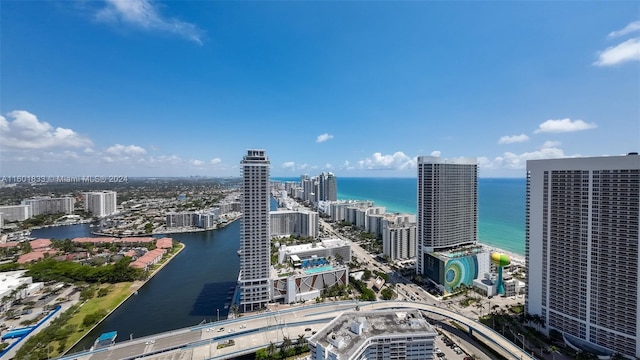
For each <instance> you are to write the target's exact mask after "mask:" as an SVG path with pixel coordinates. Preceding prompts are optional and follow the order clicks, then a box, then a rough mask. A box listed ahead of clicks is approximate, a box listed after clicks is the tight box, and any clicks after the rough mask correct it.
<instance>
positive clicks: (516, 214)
mask: <svg viewBox="0 0 640 360" xmlns="http://www.w3.org/2000/svg"><path fill="white" fill-rule="evenodd" d="M274 180H280V181H299V179H297V178H274ZM525 191H526V180H525V179H524V178H522V179H487V178H482V179H479V180H478V240H480V242H482V243H484V244H487V245H489V246H493V247H496V248H499V249H503V250H506V251H510V252H513V253H515V254H519V255H522V256H524V248H525V239H524V236H525V233H524V231H525ZM338 199H339V200H348V199H352V200H373V201H374V202H375V205H377V206H384V207H386V208H387V212H404V213H411V214H415V213H416V201H417V185H416V179H415V178H338Z"/></svg>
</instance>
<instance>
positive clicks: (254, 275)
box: [238, 149, 272, 311]
mask: <svg viewBox="0 0 640 360" xmlns="http://www.w3.org/2000/svg"><path fill="white" fill-rule="evenodd" d="M240 164H241V168H242V170H241V171H242V190H243V191H242V196H241V198H240V207H241V211H242V219H241V222H240V251H239V254H240V274H239V276H238V285H239V287H240V310H241V311H255V310H259V309H261V308H262V307H264V306H265V305H266V304H267V303H268V302H269V301H270V300H271V294H272V289H271V280H270V278H269V274H270V267H271V257H270V252H271V244H270V237H269V210H270V206H269V159H268V158H267V156H266V155H265V151H264V150H255V149H250V150H247V155H246V156H244V157H243V159H242V161H241V163H240Z"/></svg>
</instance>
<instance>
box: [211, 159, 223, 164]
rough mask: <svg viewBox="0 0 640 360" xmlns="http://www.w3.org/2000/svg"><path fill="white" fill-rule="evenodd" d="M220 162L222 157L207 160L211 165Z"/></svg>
mask: <svg viewBox="0 0 640 360" xmlns="http://www.w3.org/2000/svg"><path fill="white" fill-rule="evenodd" d="M221 162H222V159H220V158H214V159H211V161H209V163H210V164H211V165H218V164H220V163H221Z"/></svg>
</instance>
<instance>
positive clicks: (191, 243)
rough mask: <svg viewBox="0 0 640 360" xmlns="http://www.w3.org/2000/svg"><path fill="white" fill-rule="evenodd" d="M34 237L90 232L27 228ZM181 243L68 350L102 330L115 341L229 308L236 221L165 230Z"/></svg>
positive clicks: (85, 228)
mask: <svg viewBox="0 0 640 360" xmlns="http://www.w3.org/2000/svg"><path fill="white" fill-rule="evenodd" d="M31 236H33V237H37V238H54V239H65V238H74V237H84V236H92V235H91V228H90V227H89V225H86V224H84V225H70V226H60V227H51V228H44V229H38V230H33V231H32V233H31ZM169 236H170V237H172V238H173V239H175V240H177V241H180V242H182V243H184V244H185V245H186V248H185V249H184V250H183V251H182V252H180V253H179V254H178V255H177V256H176V257H175V258H174V259H173V260H172V261H171V262H169V263H168V264H167V265H166V266H165V267H164V268H163V269H162V270H161V271H160V272H158V273H157V274H156V275H155V276H154V277H153V278H151V280H149V281H148V282H147V283H146V284H145V285H144V286H143V287H142V288H140V290H139V291H138V294H137V295H135V296H132V297H131V298H129V300H127V301H126V302H125V303H124V304H122V305H121V306H120V307H119V308H118V309H116V310H115V311H114V312H113V313H112V314H111V315H110V316H109V317H107V318H106V319H105V320H104V321H103V322H102V323H100V325H98V326H97V327H96V328H95V329H94V330H93V331H92V332H90V333H89V334H88V335H87V336H86V337H85V338H84V339H83V340H82V341H80V342H79V343H78V344H77V345H76V346H75V347H74V348H73V349H72V350H71V351H70V353H73V352H78V351H82V350H84V349H89V348H90V347H91V345H93V342H94V341H95V339H96V338H97V337H98V336H100V334H101V333H103V332H108V331H117V332H118V337H117V339H116V341H123V340H128V339H129V338H130V337H134V338H135V337H142V336H146V335H151V334H155V333H159V332H164V331H169V330H174V329H178V328H183V327H187V326H192V325H196V324H198V323H200V322H202V321H216V320H217V319H218V312H219V317H220V319H225V318H226V317H227V314H228V313H229V303H230V302H231V296H232V293H231V291H232V290H233V289H234V287H235V284H236V280H237V277H238V271H239V268H240V260H239V258H238V255H237V250H238V246H239V236H240V221H235V222H233V223H231V224H229V225H228V226H226V227H224V228H222V229H218V230H210V231H204V232H195V233H181V234H171V235H169Z"/></svg>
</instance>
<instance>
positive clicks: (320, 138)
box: [316, 133, 333, 143]
mask: <svg viewBox="0 0 640 360" xmlns="http://www.w3.org/2000/svg"><path fill="white" fill-rule="evenodd" d="M331 139H333V135H331V134H327V133H324V134H322V135H318V137H317V138H316V142H317V143H322V142H325V141H327V140H331Z"/></svg>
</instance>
